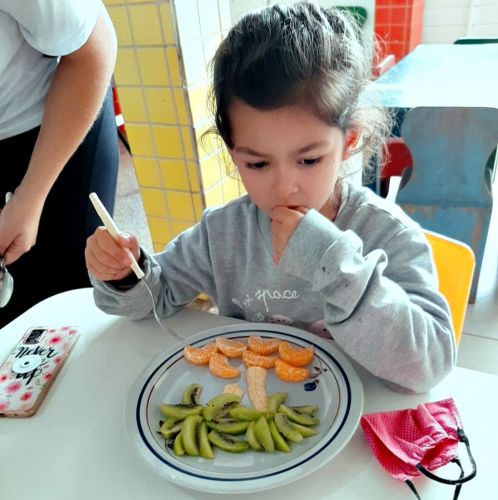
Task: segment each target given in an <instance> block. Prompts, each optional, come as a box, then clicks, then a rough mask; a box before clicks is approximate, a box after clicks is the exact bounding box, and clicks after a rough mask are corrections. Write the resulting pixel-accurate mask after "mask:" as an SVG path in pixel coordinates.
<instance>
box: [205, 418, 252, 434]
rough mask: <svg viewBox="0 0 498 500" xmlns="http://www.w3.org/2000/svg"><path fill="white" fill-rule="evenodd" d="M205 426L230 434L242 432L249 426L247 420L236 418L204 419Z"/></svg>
mask: <svg viewBox="0 0 498 500" xmlns="http://www.w3.org/2000/svg"><path fill="white" fill-rule="evenodd" d="M206 423H207V426H208V427H209V428H210V429H213V430H215V431H218V432H222V433H224V434H230V435H232V436H238V435H240V434H244V432H246V430H247V428H248V427H249V422H248V421H243V420H236V419H235V418H231V419H226V420H222V421H220V422H214V421H213V420H207V421H206Z"/></svg>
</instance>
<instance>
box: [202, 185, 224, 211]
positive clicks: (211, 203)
mask: <svg viewBox="0 0 498 500" xmlns="http://www.w3.org/2000/svg"><path fill="white" fill-rule="evenodd" d="M204 200H205V202H206V207H215V206H218V205H223V204H224V203H223V188H222V184H221V183H220V184H217V185H216V186H215V187H214V188H212V189H210V190H209V191H207V192H205V193H204Z"/></svg>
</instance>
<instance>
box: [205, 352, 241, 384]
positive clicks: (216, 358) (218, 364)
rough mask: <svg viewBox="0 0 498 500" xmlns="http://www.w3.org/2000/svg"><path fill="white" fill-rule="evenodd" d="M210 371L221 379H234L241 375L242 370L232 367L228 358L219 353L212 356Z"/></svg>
mask: <svg viewBox="0 0 498 500" xmlns="http://www.w3.org/2000/svg"><path fill="white" fill-rule="evenodd" d="M209 369H210V370H211V373H212V374H213V375H216V376H217V377H221V378H234V377H238V376H239V375H240V370H239V369H238V368H234V367H233V366H230V364H229V363H228V358H227V357H226V356H224V355H223V354H220V353H219V352H215V353H214V354H212V355H211V358H210V359H209Z"/></svg>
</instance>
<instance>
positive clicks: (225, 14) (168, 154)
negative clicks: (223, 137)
mask: <svg viewBox="0 0 498 500" xmlns="http://www.w3.org/2000/svg"><path fill="white" fill-rule="evenodd" d="M105 4H106V6H107V9H108V11H109V14H110V16H111V18H112V20H113V23H114V26H115V29H116V32H117V36H118V44H119V45H118V58H117V63H116V68H115V72H114V78H115V82H116V87H117V92H118V97H119V102H120V105H121V109H122V113H123V116H124V120H125V126H126V133H127V136H128V139H129V143H130V148H131V152H132V158H133V163H134V166H135V170H136V174H137V179H138V183H139V186H140V191H141V195H142V199H143V203H144V208H145V212H146V215H147V220H148V223H149V229H150V232H151V236H152V241H153V244H154V249H155V250H156V251H159V250H161V249H162V248H163V247H164V244H165V243H167V242H168V241H170V240H171V239H172V238H173V237H174V236H176V235H177V234H179V233H180V232H181V231H183V230H184V229H186V228H188V227H190V226H191V225H192V224H193V223H194V222H196V221H198V220H199V218H200V216H201V213H202V210H203V209H204V208H205V207H207V206H212V205H217V204H221V203H225V202H227V201H229V200H231V199H234V198H237V197H238V196H240V194H242V186H241V183H240V182H239V181H238V180H236V179H233V178H231V177H228V176H227V174H226V169H225V166H226V165H225V160H224V158H226V155H223V149H222V148H221V147H220V146H219V144H217V143H214V142H213V141H209V143H210V147H205V145H204V143H201V142H200V140H199V139H200V136H201V135H202V133H203V132H204V131H205V130H206V129H207V128H208V126H209V124H210V117H209V115H208V112H207V110H206V105H205V104H206V93H207V85H208V81H209V76H208V73H207V71H206V66H207V63H208V62H209V60H210V59H211V57H212V55H213V54H214V51H215V50H216V47H217V46H218V44H219V43H220V41H221V40H222V37H223V35H224V34H225V33H226V31H227V30H228V29H229V27H230V8H229V7H230V6H229V0H175V1H173V0H159V1H150V0H127V1H125V0H105Z"/></svg>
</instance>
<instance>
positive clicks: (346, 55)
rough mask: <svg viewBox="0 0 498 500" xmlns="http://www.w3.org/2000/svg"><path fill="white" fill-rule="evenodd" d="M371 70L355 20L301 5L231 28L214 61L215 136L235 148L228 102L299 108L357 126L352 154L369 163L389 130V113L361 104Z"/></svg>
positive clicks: (275, 7) (264, 11)
mask: <svg viewBox="0 0 498 500" xmlns="http://www.w3.org/2000/svg"><path fill="white" fill-rule="evenodd" d="M371 64H372V53H371V49H370V47H365V46H364V44H363V43H362V37H361V34H360V28H359V26H358V24H357V22H356V20H355V19H354V18H353V17H350V16H348V14H347V13H345V12H343V11H339V10H337V9H324V8H321V7H318V6H316V5H314V4H312V3H307V2H300V3H296V4H294V5H292V6H279V5H273V6H270V7H267V8H265V9H262V10H260V11H258V12H256V13H251V14H248V15H246V16H245V17H243V18H242V19H241V20H240V21H239V22H238V23H237V24H235V25H234V26H233V27H232V28H231V30H230V31H229V33H228V35H227V36H226V38H225V39H224V40H223V41H222V43H221V44H220V46H219V47H218V50H217V51H216V54H215V56H214V59H213V61H212V67H213V83H212V88H211V92H210V107H211V110H212V113H213V115H214V119H215V132H217V133H218V134H219V135H220V136H221V138H222V139H223V141H224V142H225V144H226V145H227V147H229V148H231V147H232V146H233V143H232V139H231V127H230V121H229V118H228V108H229V106H230V103H231V102H232V101H233V99H240V100H241V101H243V102H244V103H246V104H248V105H249V106H252V107H254V108H257V109H261V110H268V109H275V108H279V107H282V106H288V105H304V106H306V107H309V108H311V109H312V110H313V112H314V113H316V115H317V116H318V117H319V118H320V119H322V120H323V121H324V122H326V123H328V124H330V125H332V126H338V127H340V128H341V129H342V130H343V131H347V130H349V129H351V128H353V127H359V128H360V129H361V130H362V141H361V143H360V145H359V146H358V148H357V151H359V150H361V149H362V150H364V158H363V159H364V164H366V163H368V160H369V159H370V157H371V156H372V155H373V154H375V153H379V152H380V149H381V146H382V145H383V143H384V139H385V136H386V134H387V133H388V132H389V129H390V119H389V115H388V114H387V113H386V112H384V111H383V110H381V109H377V108H366V107H360V106H359V105H358V100H359V97H360V93H361V92H362V90H363V89H364V88H365V86H366V84H367V83H368V82H369V81H370V75H371ZM357 151H356V152H357Z"/></svg>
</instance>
